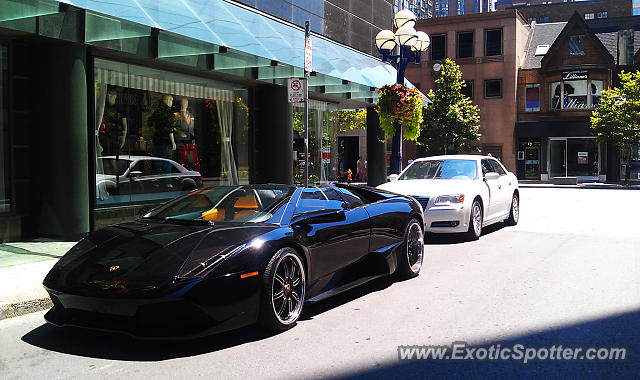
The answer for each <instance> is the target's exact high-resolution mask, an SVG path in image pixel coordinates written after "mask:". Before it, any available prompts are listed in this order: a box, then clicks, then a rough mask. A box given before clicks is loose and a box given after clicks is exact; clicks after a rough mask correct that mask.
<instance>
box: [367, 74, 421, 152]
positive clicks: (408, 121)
mask: <svg viewBox="0 0 640 380" xmlns="http://www.w3.org/2000/svg"><path fill="white" fill-rule="evenodd" d="M378 94H380V98H378V104H377V105H376V111H378V115H379V116H380V127H381V128H382V130H383V131H384V133H385V134H386V136H387V138H388V137H393V135H394V134H395V131H396V129H395V126H394V121H397V122H398V123H400V124H402V125H404V128H403V132H402V137H404V138H405V139H407V140H415V139H417V138H418V136H419V135H420V124H422V94H420V91H418V90H416V89H413V88H407V87H404V86H403V85H401V84H394V85H392V86H388V85H387V86H383V87H382V88H381V89H380V90H378Z"/></svg>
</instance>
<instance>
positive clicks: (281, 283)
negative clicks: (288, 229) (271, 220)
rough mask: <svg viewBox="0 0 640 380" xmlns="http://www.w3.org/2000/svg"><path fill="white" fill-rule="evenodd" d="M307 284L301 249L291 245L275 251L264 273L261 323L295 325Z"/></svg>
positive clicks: (278, 326) (281, 328)
mask: <svg viewBox="0 0 640 380" xmlns="http://www.w3.org/2000/svg"><path fill="white" fill-rule="evenodd" d="M305 284H306V283H305V271H304V265H302V261H301V260H300V257H299V256H298V253H297V252H296V251H295V250H294V249H293V248H289V247H285V248H282V249H280V250H279V251H278V252H276V254H275V255H273V257H272V258H271V260H270V261H269V264H267V268H266V269H265V271H264V275H263V276H262V302H261V308H260V324H261V325H262V326H264V327H266V328H268V329H269V330H273V331H284V330H287V329H289V328H291V327H293V326H294V325H295V324H296V321H297V320H298V318H299V317H300V313H301V312H302V305H303V303H304V296H305Z"/></svg>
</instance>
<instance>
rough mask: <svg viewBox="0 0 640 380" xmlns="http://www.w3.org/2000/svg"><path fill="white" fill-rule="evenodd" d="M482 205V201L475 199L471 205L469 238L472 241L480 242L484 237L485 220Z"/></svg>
mask: <svg viewBox="0 0 640 380" xmlns="http://www.w3.org/2000/svg"><path fill="white" fill-rule="evenodd" d="M483 214H484V213H483V212H482V205H481V204H480V201H478V200H477V199H475V200H474V201H473V204H472V205H471V214H470V215H469V230H468V231H467V236H468V237H469V239H470V240H478V239H479V238H480V235H482V220H483Z"/></svg>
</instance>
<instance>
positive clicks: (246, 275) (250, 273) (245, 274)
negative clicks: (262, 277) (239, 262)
mask: <svg viewBox="0 0 640 380" xmlns="http://www.w3.org/2000/svg"><path fill="white" fill-rule="evenodd" d="M257 275H258V272H249V273H243V274H241V275H240V278H247V277H253V276H257Z"/></svg>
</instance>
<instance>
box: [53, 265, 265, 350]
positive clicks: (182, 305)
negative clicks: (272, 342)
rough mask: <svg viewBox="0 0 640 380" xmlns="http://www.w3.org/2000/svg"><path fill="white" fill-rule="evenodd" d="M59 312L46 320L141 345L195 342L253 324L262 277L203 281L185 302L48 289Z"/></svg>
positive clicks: (173, 298)
mask: <svg viewBox="0 0 640 380" xmlns="http://www.w3.org/2000/svg"><path fill="white" fill-rule="evenodd" d="M45 288H46V289H47V291H48V292H49V296H50V297H51V300H52V301H53V305H54V306H53V308H52V309H51V310H49V311H48V312H47V313H46V314H45V320H46V321H47V322H49V323H51V324H53V325H56V326H75V327H82V328H88V329H94V330H100V331H108V332H117V333H122V334H126V335H129V336H132V337H135V338H141V339H191V338H196V337H201V336H206V335H211V334H216V333H220V332H223V331H228V330H232V329H236V328H239V327H243V326H247V325H250V324H253V323H255V322H256V321H257V318H258V313H259V303H260V298H259V297H260V290H259V288H260V287H259V281H258V277H257V276H256V277H255V278H250V279H241V278H240V277H239V276H233V275H231V276H224V277H219V278H215V279H212V280H210V281H203V282H202V283H200V284H198V286H195V287H194V288H193V289H190V290H189V291H188V292H186V294H183V295H182V294H181V295H180V296H163V297H156V298H152V297H150V298H127V297H98V296H84V295H76V294H70V293H69V292H60V291H56V290H54V289H50V288H47V287H45Z"/></svg>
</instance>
